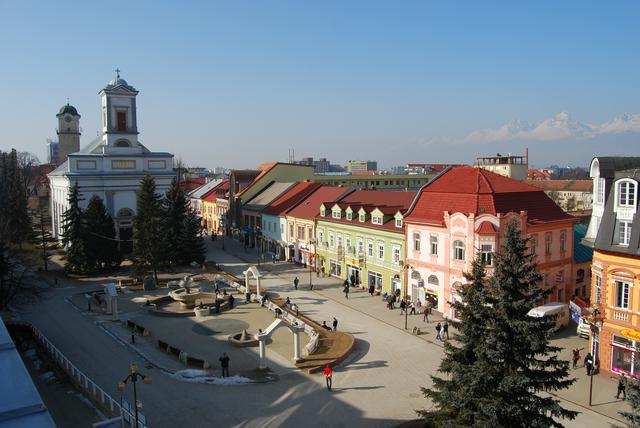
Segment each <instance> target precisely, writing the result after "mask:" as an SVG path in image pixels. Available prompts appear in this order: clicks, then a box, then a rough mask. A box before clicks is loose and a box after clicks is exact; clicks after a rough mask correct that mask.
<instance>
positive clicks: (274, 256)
mask: <svg viewBox="0 0 640 428" xmlns="http://www.w3.org/2000/svg"><path fill="white" fill-rule="evenodd" d="M271 262H272V263H274V264H275V262H276V253H272V254H271Z"/></svg>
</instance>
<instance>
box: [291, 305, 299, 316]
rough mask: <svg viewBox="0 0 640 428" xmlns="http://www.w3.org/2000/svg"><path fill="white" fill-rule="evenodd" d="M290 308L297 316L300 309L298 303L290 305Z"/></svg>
mask: <svg viewBox="0 0 640 428" xmlns="http://www.w3.org/2000/svg"><path fill="white" fill-rule="evenodd" d="M291 310H292V311H295V312H296V316H298V315H299V313H300V311H299V309H298V305H296V304H293V305H291Z"/></svg>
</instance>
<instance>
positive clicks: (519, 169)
mask: <svg viewBox="0 0 640 428" xmlns="http://www.w3.org/2000/svg"><path fill="white" fill-rule="evenodd" d="M475 166H476V167H478V168H482V169H486V170H487V171H491V172H495V173H496V174H500V175H502V176H504V177H509V178H513V179H515V180H525V179H526V178H527V171H528V169H529V151H528V150H526V151H525V154H524V156H514V155H512V154H511V153H509V154H508V155H506V156H505V155H501V154H500V153H498V154H497V155H495V156H484V157H479V158H476V164H475Z"/></svg>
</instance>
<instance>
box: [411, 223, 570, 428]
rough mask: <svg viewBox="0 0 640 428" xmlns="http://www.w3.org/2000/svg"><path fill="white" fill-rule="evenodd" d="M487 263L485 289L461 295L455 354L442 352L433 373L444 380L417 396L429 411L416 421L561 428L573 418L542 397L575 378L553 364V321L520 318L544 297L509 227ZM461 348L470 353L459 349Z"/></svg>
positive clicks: (562, 364)
mask: <svg viewBox="0 0 640 428" xmlns="http://www.w3.org/2000/svg"><path fill="white" fill-rule="evenodd" d="M494 261H495V269H494V272H493V275H492V276H491V277H490V278H489V279H488V285H487V286H486V287H474V290H477V292H478V295H477V296H474V295H473V294H472V295H471V296H469V295H467V296H465V297H466V298H467V299H468V300H469V301H468V302H467V303H466V308H465V309H462V308H460V307H458V309H461V310H462V312H461V316H463V318H461V322H460V324H459V327H460V334H459V336H458V340H459V341H460V342H461V347H454V346H452V347H448V348H447V349H446V351H445V352H446V356H445V359H444V360H443V362H442V365H441V367H440V371H442V372H444V373H447V374H449V375H450V377H451V381H446V380H437V379H434V386H433V388H432V389H425V390H424V392H425V395H427V396H428V397H430V398H431V399H432V400H434V403H435V405H436V409H435V410H433V411H422V412H421V415H422V416H423V417H424V418H425V421H426V422H427V424H429V425H430V426H461V427H465V426H468V427H472V426H473V427H514V426H531V427H551V426H553V427H561V426H562V425H561V424H560V423H559V422H557V421H556V419H558V418H568V419H573V418H575V416H576V415H577V413H576V412H574V411H570V410H567V409H564V408H563V407H561V406H560V402H559V400H557V399H555V398H554V397H552V396H548V395H546V394H544V391H557V390H560V389H564V388H567V387H568V386H570V385H571V384H572V383H573V382H574V381H575V379H569V378H568V373H569V363H568V362H567V361H563V360H560V359H558V357H557V354H558V352H559V351H560V350H561V349H560V348H558V347H555V346H551V345H550V344H549V335H550V333H549V332H550V329H551V328H552V327H553V326H554V325H555V321H554V320H553V319H539V318H533V317H529V316H528V315H527V313H528V312H529V310H530V309H531V308H533V307H534V306H535V305H536V304H538V303H540V302H541V301H543V300H544V298H545V297H546V296H547V295H548V291H543V290H541V289H540V287H539V286H538V282H539V281H540V280H541V276H540V275H539V274H538V273H537V272H536V270H535V267H536V265H535V263H534V261H533V255H531V254H530V253H528V252H527V239H524V238H523V237H522V236H521V232H520V229H519V227H518V226H517V225H516V224H514V223H509V224H507V226H506V229H505V234H504V240H503V245H502V248H501V250H500V251H499V252H498V253H497V254H496V255H495V257H494ZM474 270H475V269H474ZM472 276H476V277H477V274H474V273H473V272H472ZM476 298H477V299H478V300H477V301H475V302H474V299H476ZM462 303H463V305H464V304H465V302H464V301H463V302H462ZM465 310H466V311H468V312H470V313H465ZM465 324H470V325H467V326H465ZM469 343H472V344H473V347H465V345H467V344H469ZM461 349H466V352H461V351H460V350H461ZM466 384H468V385H467V386H465V385H466ZM455 387H460V388H464V389H463V390H464V391H465V392H464V393H458V392H456V391H453V389H454V388H455ZM540 393H543V395H541V394H540ZM454 400H455V401H454Z"/></svg>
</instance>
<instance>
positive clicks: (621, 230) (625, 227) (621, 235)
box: [618, 221, 631, 245]
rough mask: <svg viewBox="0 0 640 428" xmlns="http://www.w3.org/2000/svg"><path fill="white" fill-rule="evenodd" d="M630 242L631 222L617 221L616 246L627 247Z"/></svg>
mask: <svg viewBox="0 0 640 428" xmlns="http://www.w3.org/2000/svg"><path fill="white" fill-rule="evenodd" d="M630 240H631V222H630V221H618V244H619V245H629V241H630Z"/></svg>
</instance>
